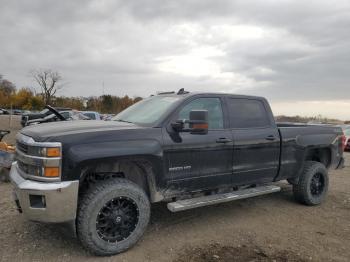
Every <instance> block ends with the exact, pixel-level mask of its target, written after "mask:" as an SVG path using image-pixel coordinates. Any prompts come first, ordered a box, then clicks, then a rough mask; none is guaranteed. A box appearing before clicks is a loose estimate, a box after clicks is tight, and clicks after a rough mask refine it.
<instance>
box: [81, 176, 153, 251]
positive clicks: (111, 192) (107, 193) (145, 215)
mask: <svg viewBox="0 0 350 262" xmlns="http://www.w3.org/2000/svg"><path fill="white" fill-rule="evenodd" d="M149 217H150V203H149V200H148V197H147V195H146V194H145V192H144V191H143V190H142V189H141V188H140V187H139V186H137V185H136V184H134V183H132V182H130V181H128V180H125V179H120V178H117V179H110V180H106V181H103V182H101V183H98V184H96V185H95V186H94V187H92V188H91V189H90V190H89V191H88V192H87V193H86V194H84V197H83V199H82V200H81V203H80V205H79V210H78V216H77V234H78V238H79V240H80V241H81V243H82V245H83V246H84V247H85V248H86V249H87V250H89V251H90V252H92V253H94V254H95V255H100V256H106V255H114V254H118V253H120V252H123V251H125V250H127V249H129V248H130V247H132V246H133V245H134V244H135V243H136V242H137V241H138V240H139V239H140V238H141V236H142V235H143V233H144V231H145V229H146V227H147V225H148V222H149Z"/></svg>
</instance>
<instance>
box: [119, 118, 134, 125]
mask: <svg viewBox="0 0 350 262" xmlns="http://www.w3.org/2000/svg"><path fill="white" fill-rule="evenodd" d="M115 121H118V122H124V123H130V124H133V122H130V121H126V120H123V119H116V120H115Z"/></svg>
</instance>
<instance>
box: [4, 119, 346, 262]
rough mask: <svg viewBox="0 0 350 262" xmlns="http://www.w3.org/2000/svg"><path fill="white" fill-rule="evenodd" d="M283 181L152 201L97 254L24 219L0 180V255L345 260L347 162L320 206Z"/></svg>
mask: <svg viewBox="0 0 350 262" xmlns="http://www.w3.org/2000/svg"><path fill="white" fill-rule="evenodd" d="M0 120H1V119H0ZM0 126H1V128H2V125H1V122H0ZM346 158H347V162H349V161H350V154H346ZM281 185H282V188H283V190H282V191H281V192H279V193H274V194H271V195H266V196H261V197H255V198H250V199H246V200H239V201H234V202H231V203H225V204H221V205H217V206H211V207H203V208H198V209H193V210H188V211H184V212H179V213H171V212H170V211H168V210H167V208H166V205H165V204H157V205H154V206H153V207H152V216H151V222H150V225H149V227H148V229H147V231H146V233H145V235H144V237H143V238H142V239H141V240H140V241H139V243H138V244H137V245H136V246H135V247H133V248H132V249H131V250H129V251H127V252H125V253H123V254H120V255H117V256H114V257H104V258H96V257H93V256H91V255H90V254H89V253H88V252H86V251H85V250H83V249H82V248H81V246H80V245H79V242H78V240H76V239H75V238H73V237H70V236H68V235H67V234H66V233H65V231H64V229H63V228H62V227H60V226H57V225H45V224H38V223H33V222H28V221H26V220H25V219H24V218H23V216H22V215H20V214H18V213H17V211H16V209H15V207H14V204H13V203H12V199H11V185H10V184H0V210H1V213H0V261H84V262H85V261H174V262H189V261H192V262H207V261H350V219H349V218H350V167H346V168H344V169H343V170H339V171H332V172H331V174H330V190H329V195H328V198H327V201H326V202H325V203H324V204H322V205H321V206H317V207H307V206H303V205H300V204H297V203H296V202H295V201H294V200H293V196H292V192H291V187H290V186H289V185H288V184H286V183H281Z"/></svg>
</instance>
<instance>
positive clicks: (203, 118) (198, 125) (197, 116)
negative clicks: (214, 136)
mask: <svg viewBox="0 0 350 262" xmlns="http://www.w3.org/2000/svg"><path fill="white" fill-rule="evenodd" d="M186 124H188V128H186V127H185V126H187V125H186ZM171 127H172V128H173V129H174V130H175V131H176V132H190V133H191V134H199V135H205V134H207V133H208V111H207V110H192V111H190V119H188V120H187V119H184V120H181V119H180V120H177V121H176V122H173V123H171Z"/></svg>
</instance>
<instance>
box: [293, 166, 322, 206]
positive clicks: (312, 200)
mask: <svg viewBox="0 0 350 262" xmlns="http://www.w3.org/2000/svg"><path fill="white" fill-rule="evenodd" d="M327 191H328V171H327V168H326V167H325V166H324V165H323V164H321V163H319V162H315V161H306V162H305V166H304V169H303V172H302V174H301V175H300V177H299V180H298V183H296V184H293V193H294V197H295V199H296V200H297V201H298V202H300V203H302V204H305V205H309V206H313V205H319V204H320V203H322V202H323V201H324V199H325V198H326V195H327Z"/></svg>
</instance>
